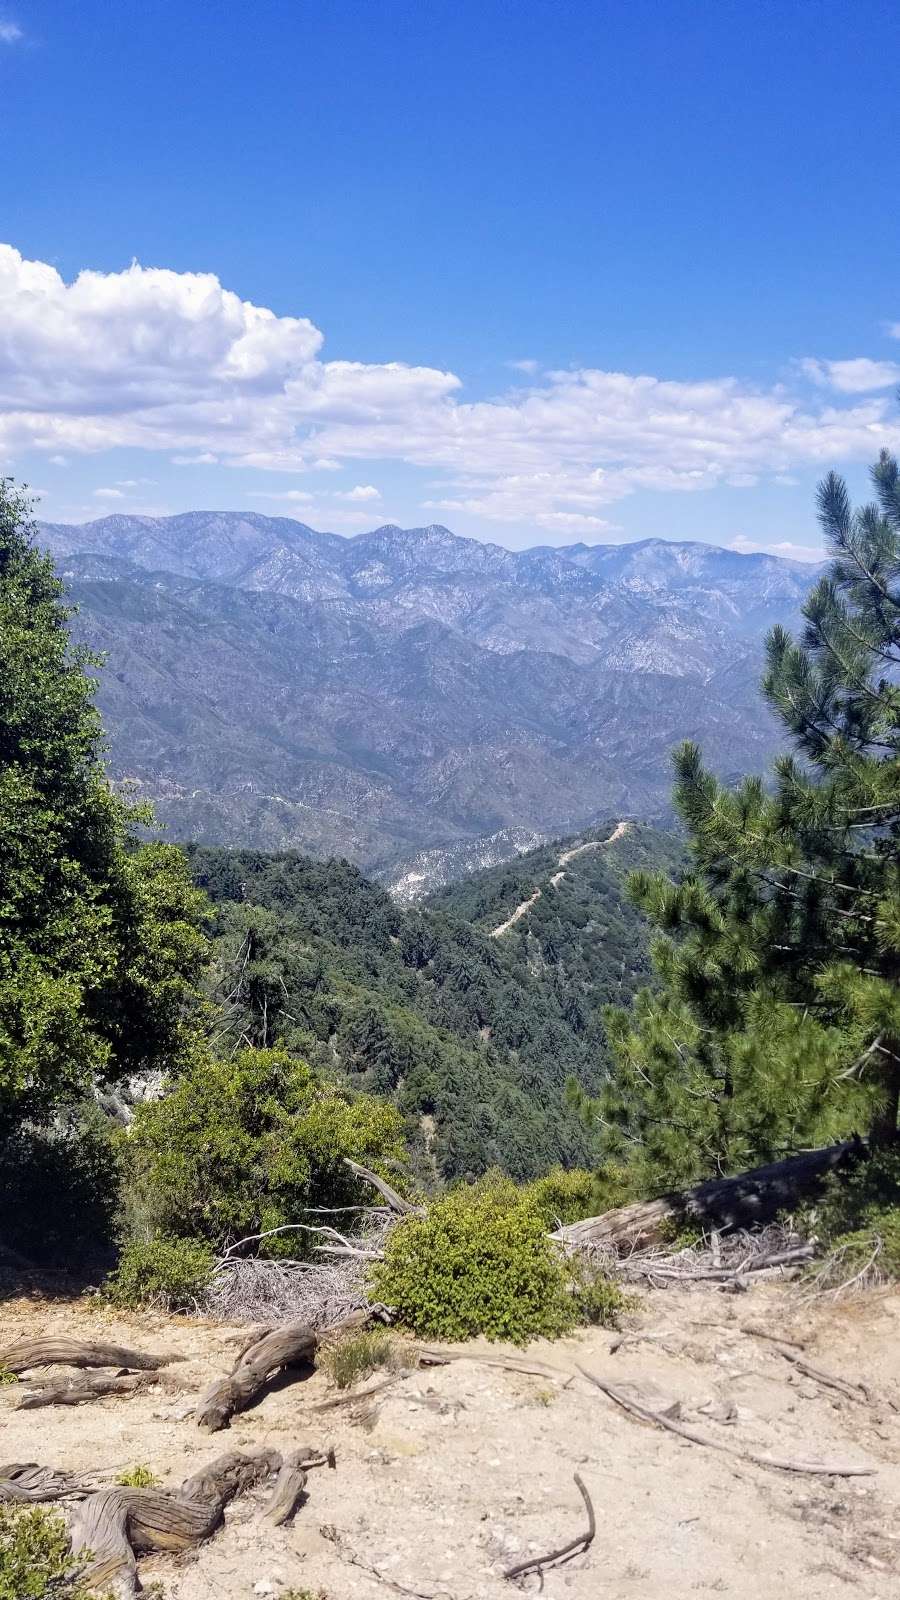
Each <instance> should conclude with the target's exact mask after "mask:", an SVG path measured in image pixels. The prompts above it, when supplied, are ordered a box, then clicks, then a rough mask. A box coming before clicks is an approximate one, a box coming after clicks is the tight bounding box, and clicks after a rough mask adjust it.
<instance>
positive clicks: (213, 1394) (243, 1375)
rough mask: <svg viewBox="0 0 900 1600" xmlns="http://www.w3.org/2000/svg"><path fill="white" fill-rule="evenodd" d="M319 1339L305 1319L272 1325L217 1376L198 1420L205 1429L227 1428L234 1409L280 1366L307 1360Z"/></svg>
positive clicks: (239, 1408) (243, 1405)
mask: <svg viewBox="0 0 900 1600" xmlns="http://www.w3.org/2000/svg"><path fill="white" fill-rule="evenodd" d="M317 1344H318V1340H317V1338H316V1335H315V1333H314V1332H313V1330H312V1328H310V1327H309V1326H308V1324H307V1323H305V1322H288V1323H285V1325H284V1327H281V1328H273V1329H272V1330H271V1332H269V1333H266V1334H264V1335H263V1337H262V1338H261V1339H258V1340H257V1341H256V1343H255V1344H251V1345H250V1346H249V1348H248V1349H246V1350H245V1351H244V1352H243V1353H242V1355H240V1356H239V1357H238V1359H237V1361H236V1362H235V1365H234V1366H233V1367H232V1369H231V1371H230V1372H229V1373H227V1374H226V1375H225V1376H224V1377H222V1378H217V1379H216V1381H215V1383H213V1384H211V1385H210V1387H209V1388H208V1389H207V1391H206V1393H205V1394H204V1395H203V1397H202V1399H201V1401H200V1404H199V1406H198V1407H197V1421H198V1423H199V1425H200V1427H201V1428H205V1429H206V1431H207V1433H216V1432H218V1430H219V1429H220V1428H227V1427H228V1424H229V1423H230V1421H231V1418H232V1417H233V1416H234V1414H235V1412H236V1411H243V1410H245V1408H246V1407H247V1406H248V1405H249V1404H250V1402H251V1400H252V1399H253V1398H254V1396H255V1395H257V1394H258V1393H259V1391H260V1389H261V1388H262V1387H263V1385H264V1384H265V1383H266V1382H267V1381H268V1379H269V1378H270V1377H271V1376H272V1374H273V1373H275V1372H277V1371H278V1369H279V1368H280V1367H287V1366H293V1365H294V1364H295V1363H310V1362H312V1359H313V1356H314V1355H315V1353H316V1347H317Z"/></svg>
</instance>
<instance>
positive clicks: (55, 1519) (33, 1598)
mask: <svg viewBox="0 0 900 1600" xmlns="http://www.w3.org/2000/svg"><path fill="white" fill-rule="evenodd" d="M77 1572H78V1565H77V1563H76V1561H75V1560H74V1559H73V1557H72V1556H71V1555H70V1553H69V1535H68V1533H67V1531H66V1525H65V1523H64V1521H63V1519H62V1517H61V1516H60V1515H59V1513H58V1512H56V1511H47V1510H45V1509H44V1508H43V1507H42V1506H34V1507H27V1508H26V1507H23V1506H15V1505H9V1506H5V1505H0V1600H101V1596H99V1595H97V1594H95V1593H94V1592H93V1591H92V1592H91V1594H90V1595H89V1593H88V1590H87V1589H86V1588H85V1587H84V1585H83V1584H82V1583H80V1582H79V1581H78V1576H77Z"/></svg>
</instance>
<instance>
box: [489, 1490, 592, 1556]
mask: <svg viewBox="0 0 900 1600" xmlns="http://www.w3.org/2000/svg"><path fill="white" fill-rule="evenodd" d="M574 1478H575V1484H576V1487H577V1488H578V1491H579V1493H580V1495H581V1498H582V1500H583V1501H584V1508H585V1510H586V1512H587V1518H588V1525H587V1528H586V1530H585V1532H584V1533H580V1534H578V1536H577V1537H576V1538H574V1539H570V1540H569V1542H568V1544H563V1545H560V1547H559V1549H558V1550H551V1551H550V1553H549V1554H548V1555H546V1556H530V1557H529V1559H528V1560H527V1561H520V1562H518V1564H517V1565H516V1566H514V1567H507V1569H506V1571H505V1572H504V1574H503V1576H504V1578H524V1577H525V1574H526V1573H528V1572H539V1573H541V1575H543V1573H544V1571H545V1570H546V1568H547V1567H555V1566H558V1565H559V1564H560V1563H561V1562H563V1561H568V1560H569V1559H570V1558H571V1557H572V1556H580V1555H584V1552H585V1550H587V1549H588V1548H589V1546H590V1545H591V1544H593V1542H594V1534H595V1533H596V1532H597V1519H596V1517H595V1516H594V1507H593V1504H592V1502H591V1497H590V1495H589V1494H588V1492H587V1489H586V1488H585V1485H584V1480H583V1479H582V1477H581V1474H580V1473H578V1472H576V1473H575V1474H574Z"/></svg>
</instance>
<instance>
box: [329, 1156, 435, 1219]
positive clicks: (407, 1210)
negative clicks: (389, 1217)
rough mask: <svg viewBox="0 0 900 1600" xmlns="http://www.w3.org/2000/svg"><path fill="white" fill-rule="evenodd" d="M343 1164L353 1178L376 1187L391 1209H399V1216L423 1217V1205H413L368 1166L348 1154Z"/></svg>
mask: <svg viewBox="0 0 900 1600" xmlns="http://www.w3.org/2000/svg"><path fill="white" fill-rule="evenodd" d="M344 1166H345V1167H349V1168H350V1171H351V1172H352V1173H353V1176H354V1177H355V1178H361V1179H362V1180H363V1182H364V1183H370V1184H371V1185H372V1188H373V1189H377V1190H378V1193H379V1194H380V1195H381V1197H382V1199H383V1200H386V1201H387V1203H388V1205H389V1206H390V1208H391V1210H392V1211H399V1212H400V1214H401V1216H414V1217H424V1215H425V1208H424V1206H414V1205H413V1204H412V1202H411V1201H409V1200H404V1198H403V1196H402V1194H398V1193H397V1191H396V1189H392V1188H391V1186H390V1184H389V1183H385V1181H384V1179H383V1178H379V1176H378V1174H377V1172H370V1171H369V1169H368V1167H361V1166H360V1165H359V1162H357V1161H351V1160H350V1157H349V1156H345V1157H344Z"/></svg>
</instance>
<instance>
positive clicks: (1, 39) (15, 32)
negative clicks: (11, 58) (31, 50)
mask: <svg viewBox="0 0 900 1600" xmlns="http://www.w3.org/2000/svg"><path fill="white" fill-rule="evenodd" d="M24 37H25V35H24V33H23V31H22V29H21V28H20V27H19V24H18V23H17V22H0V44H18V43H19V41H20V40H21V39H24Z"/></svg>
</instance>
